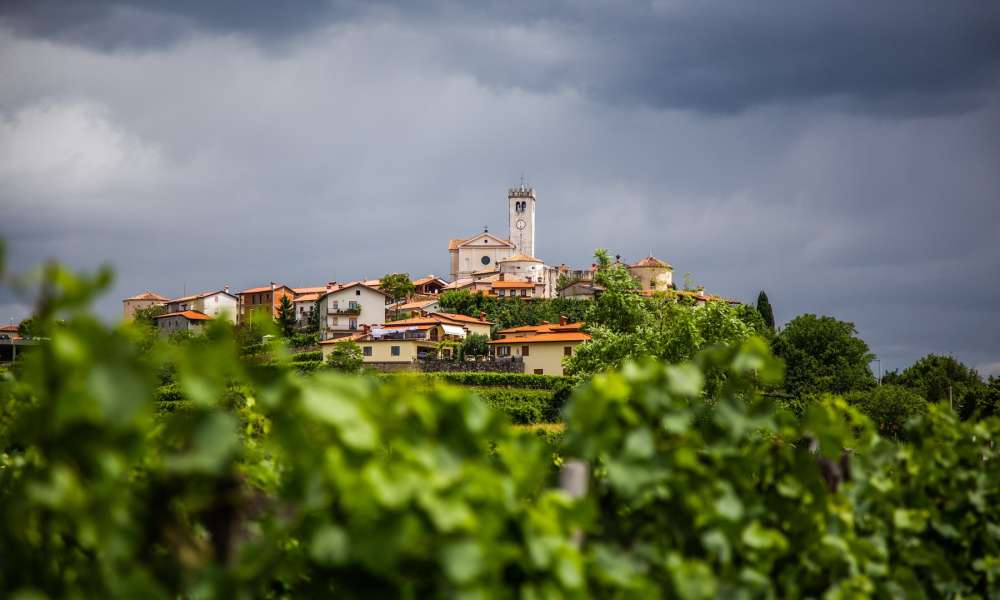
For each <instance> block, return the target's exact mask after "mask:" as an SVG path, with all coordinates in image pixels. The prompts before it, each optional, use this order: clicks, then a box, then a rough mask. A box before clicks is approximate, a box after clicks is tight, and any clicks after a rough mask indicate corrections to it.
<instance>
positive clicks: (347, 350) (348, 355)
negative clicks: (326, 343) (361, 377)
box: [326, 340, 365, 373]
mask: <svg viewBox="0 0 1000 600" xmlns="http://www.w3.org/2000/svg"><path fill="white" fill-rule="evenodd" d="M364 360H365V359H364V356H363V355H362V353H361V346H359V345H357V344H356V343H355V342H353V341H351V340H347V341H344V342H337V343H336V344H333V348H332V349H331V350H330V354H328V355H327V357H326V365H327V366H328V367H330V368H331V369H334V370H335V371H340V372H341V373H357V372H358V371H360V370H361V365H362V364H363V363H364Z"/></svg>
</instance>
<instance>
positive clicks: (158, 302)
mask: <svg viewBox="0 0 1000 600" xmlns="http://www.w3.org/2000/svg"><path fill="white" fill-rule="evenodd" d="M167 300H168V299H167V298H165V297H163V296H161V295H159V294H157V293H156V292H151V291H149V290H146V291H145V292H143V293H141V294H136V295H135V296H132V297H129V298H125V299H124V300H122V313H123V318H124V319H125V320H126V321H131V320H132V319H134V318H135V311H137V310H139V309H140V308H150V307H153V306H163V305H164V304H166V302H167Z"/></svg>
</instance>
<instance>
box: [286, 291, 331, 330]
mask: <svg viewBox="0 0 1000 600" xmlns="http://www.w3.org/2000/svg"><path fill="white" fill-rule="evenodd" d="M292 291H294V292H295V300H292V305H293V306H294V307H295V325H296V326H297V327H299V328H300V329H304V328H306V327H308V326H309V325H310V323H312V322H313V318H314V316H315V315H316V311H317V310H318V309H317V308H316V304H317V303H318V302H319V297H320V296H321V295H322V294H323V293H325V292H326V287H309V288H292Z"/></svg>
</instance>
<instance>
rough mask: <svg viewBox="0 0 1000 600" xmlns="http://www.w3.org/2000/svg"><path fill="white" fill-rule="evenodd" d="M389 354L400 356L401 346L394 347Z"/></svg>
mask: <svg viewBox="0 0 1000 600" xmlns="http://www.w3.org/2000/svg"><path fill="white" fill-rule="evenodd" d="M389 354H392V355H393V356H399V346H392V347H391V348H389Z"/></svg>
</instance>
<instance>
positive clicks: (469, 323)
mask: <svg viewBox="0 0 1000 600" xmlns="http://www.w3.org/2000/svg"><path fill="white" fill-rule="evenodd" d="M386 325H387V326H388V325H392V326H393V327H397V326H399V327H403V326H411V325H412V326H424V325H452V326H456V327H462V328H465V329H466V330H468V332H469V333H470V334H473V333H476V334H479V335H484V336H486V337H490V332H491V331H492V330H493V322H492V321H487V320H486V314H485V313H480V315H479V317H468V316H466V315H459V314H456V313H442V312H436V313H427V314H422V315H417V316H415V317H410V318H409V319H401V320H399V321H392V322H391V323H387V324H386Z"/></svg>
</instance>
